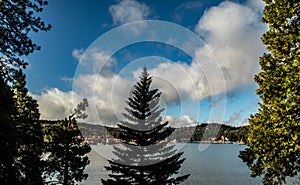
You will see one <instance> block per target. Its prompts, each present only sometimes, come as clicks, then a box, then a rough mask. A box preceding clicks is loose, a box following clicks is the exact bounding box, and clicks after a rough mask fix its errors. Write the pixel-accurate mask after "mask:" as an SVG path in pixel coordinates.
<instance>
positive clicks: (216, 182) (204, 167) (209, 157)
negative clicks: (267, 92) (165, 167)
mask: <svg viewBox="0 0 300 185" xmlns="http://www.w3.org/2000/svg"><path fill="white" fill-rule="evenodd" d="M179 147H180V148H181V149H180V151H183V152H184V154H183V157H184V158H186V160H185V162H184V163H183V165H182V167H181V169H180V174H182V175H184V174H190V177H189V178H188V180H187V181H185V182H183V183H182V184H183V185H248V184H249V185H252V184H255V185H257V184H262V183H261V179H260V178H255V179H253V178H251V177H250V170H249V169H248V168H247V166H246V165H245V164H244V163H243V162H242V160H241V159H240V158H238V154H239V151H241V150H243V149H244V148H245V147H246V146H244V145H237V144H209V145H208V144H198V143H188V144H184V145H183V144H182V145H180V144H179ZM92 148H93V150H92V152H91V153H90V154H89V157H90V160H91V163H90V165H89V166H87V168H86V171H87V172H88V174H89V177H88V179H87V180H86V181H84V182H83V183H81V184H82V185H94V184H102V183H101V179H106V178H108V176H107V172H106V171H105V169H104V166H106V165H107V164H108V163H107V161H106V158H107V157H108V156H109V155H111V154H110V151H111V146H98V145H95V146H92ZM105 152H106V153H105ZM99 153H100V154H99ZM105 155H106V156H105ZM103 156H104V157H103ZM288 184H295V183H291V182H289V183H288Z"/></svg>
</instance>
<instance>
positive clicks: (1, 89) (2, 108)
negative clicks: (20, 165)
mask: <svg viewBox="0 0 300 185" xmlns="http://www.w3.org/2000/svg"><path fill="white" fill-rule="evenodd" d="M14 105H15V102H14V99H13V92H12V91H11V88H10V87H9V86H8V85H7V84H6V83H5V82H4V79H3V77H2V75H1V73H0V147H1V150H0V156H1V157H0V182H1V184H3V185H11V184H19V181H18V178H16V177H17V176H18V173H17V168H16V166H15V165H14V159H15V158H16V156H17V149H16V132H15V131H16V126H15V123H14V121H13V115H14V114H15V107H14Z"/></svg>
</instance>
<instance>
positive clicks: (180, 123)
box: [162, 115, 198, 128]
mask: <svg viewBox="0 0 300 185" xmlns="http://www.w3.org/2000/svg"><path fill="white" fill-rule="evenodd" d="M162 121H163V122H166V121H168V122H169V126H171V127H174V128H180V127H192V126H197V124H198V123H197V122H196V121H195V120H193V119H192V118H190V117H189V116H188V115H182V116H181V117H180V118H174V117H172V116H169V115H167V116H164V117H163V118H162Z"/></svg>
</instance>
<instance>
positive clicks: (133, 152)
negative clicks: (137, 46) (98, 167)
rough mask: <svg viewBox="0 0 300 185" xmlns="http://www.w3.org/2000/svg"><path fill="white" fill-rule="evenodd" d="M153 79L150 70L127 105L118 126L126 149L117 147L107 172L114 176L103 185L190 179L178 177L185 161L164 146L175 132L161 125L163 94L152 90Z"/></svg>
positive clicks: (131, 184) (174, 182)
mask: <svg viewBox="0 0 300 185" xmlns="http://www.w3.org/2000/svg"><path fill="white" fill-rule="evenodd" d="M151 82H152V77H150V76H149V75H148V73H147V69H146V68H144V71H143V73H142V75H141V77H140V81H139V82H137V84H136V85H134V90H133V92H132V94H133V95H132V97H129V98H128V100H127V101H126V102H127V104H128V106H129V108H125V110H126V113H124V114H123V115H124V117H125V118H126V120H125V121H121V122H120V124H118V128H119V132H120V133H119V138H118V139H120V140H121V141H122V143H123V145H122V146H121V147H120V146H115V147H114V154H115V155H116V157H117V158H116V159H113V160H109V166H106V167H105V168H106V169H107V170H109V171H111V172H112V174H110V175H109V177H110V178H109V179H107V180H103V179H102V183H103V184H104V185H114V184H122V185H126V184H128V185H129V184H130V185H147V184H160V185H167V184H169V185H171V184H179V183H180V182H182V181H184V180H186V179H187V178H188V176H189V175H184V176H179V177H178V176H177V177H176V174H178V172H179V169H180V167H181V164H182V163H183V161H184V159H180V157H181V155H182V154H183V153H182V152H181V153H176V150H175V149H174V145H168V144H167V142H164V141H165V140H166V138H167V137H168V136H169V135H170V134H172V132H173V131H174V128H171V127H168V126H167V125H168V122H165V123H162V118H161V117H160V113H161V112H162V111H163V109H161V108H160V106H159V99H160V95H161V93H160V92H158V89H153V90H150V85H151Z"/></svg>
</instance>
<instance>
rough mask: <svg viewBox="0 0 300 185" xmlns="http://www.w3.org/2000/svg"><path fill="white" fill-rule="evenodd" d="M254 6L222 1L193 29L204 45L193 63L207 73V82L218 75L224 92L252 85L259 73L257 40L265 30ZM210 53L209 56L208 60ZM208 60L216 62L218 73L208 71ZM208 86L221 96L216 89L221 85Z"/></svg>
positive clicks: (252, 4) (259, 53) (260, 48)
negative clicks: (254, 76) (213, 59)
mask: <svg viewBox="0 0 300 185" xmlns="http://www.w3.org/2000/svg"><path fill="white" fill-rule="evenodd" d="M255 5H256V4H255V3H251V6H250V5H248V6H247V5H241V4H237V3H234V2H229V1H225V2H223V3H221V4H219V5H218V6H215V7H212V8H210V9H208V10H207V11H206V12H205V14H204V15H203V16H202V17H201V18H200V20H199V22H198V24H197V26H196V28H195V30H196V32H197V33H198V34H199V35H200V36H201V37H203V39H204V40H205V42H206V46H205V47H202V48H199V49H197V51H196V54H195V61H197V62H198V63H199V65H201V66H202V68H203V69H204V70H205V71H207V72H206V76H207V77H208V79H214V75H216V73H220V72H221V73H222V75H223V76H224V79H225V84H226V90H227V91H228V90H229V91H231V90H234V89H235V88H237V87H241V86H245V85H249V84H250V83H253V82H254V81H253V75H254V74H255V73H257V72H258V69H259V65H258V59H259V56H261V55H262V53H263V51H264V47H263V44H262V42H261V40H260V37H261V35H262V34H263V33H264V32H265V31H266V26H265V25H263V24H262V23H261V21H260V15H261V12H259V11H258V9H259V8H257V7H256V6H255ZM211 51H212V52H213V53H214V55H213V56H212V55H211V56H209V55H210V54H209V53H211ZM212 58H216V59H217V61H218V65H219V71H213V69H210V67H209V63H211V61H212V60H211V59H212ZM211 83H214V84H212V85H213V88H214V89H216V92H219V93H222V92H221V91H222V89H219V90H218V87H220V84H221V83H224V82H221V81H219V82H218V81H216V82H211Z"/></svg>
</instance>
